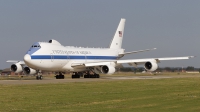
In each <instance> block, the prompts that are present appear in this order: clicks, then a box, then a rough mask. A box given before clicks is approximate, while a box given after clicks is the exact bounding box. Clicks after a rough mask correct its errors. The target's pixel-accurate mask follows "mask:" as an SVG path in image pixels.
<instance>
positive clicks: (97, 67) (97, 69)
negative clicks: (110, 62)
mask: <svg viewBox="0 0 200 112" xmlns="http://www.w3.org/2000/svg"><path fill="white" fill-rule="evenodd" d="M101 71H102V70H101V67H99V66H96V67H94V72H95V73H96V74H101V73H102V72H101Z"/></svg>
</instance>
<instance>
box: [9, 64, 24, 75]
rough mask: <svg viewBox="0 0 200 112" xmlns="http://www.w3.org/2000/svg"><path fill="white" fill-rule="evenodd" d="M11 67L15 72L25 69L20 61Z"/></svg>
mask: <svg viewBox="0 0 200 112" xmlns="http://www.w3.org/2000/svg"><path fill="white" fill-rule="evenodd" d="M10 69H11V71H13V72H15V73H19V72H22V71H23V68H22V66H21V65H20V64H19V63H16V64H12V65H11V66H10Z"/></svg>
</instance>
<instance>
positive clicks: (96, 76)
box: [84, 74, 100, 78]
mask: <svg viewBox="0 0 200 112" xmlns="http://www.w3.org/2000/svg"><path fill="white" fill-rule="evenodd" d="M84 78H100V75H99V74H93V75H91V74H86V75H84Z"/></svg>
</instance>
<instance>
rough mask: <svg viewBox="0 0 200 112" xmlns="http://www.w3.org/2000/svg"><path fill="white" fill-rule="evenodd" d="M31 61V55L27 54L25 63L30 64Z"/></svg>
mask: <svg viewBox="0 0 200 112" xmlns="http://www.w3.org/2000/svg"><path fill="white" fill-rule="evenodd" d="M30 60H31V56H30V55H29V54H26V55H25V56H24V62H26V63H27V62H29V61H30Z"/></svg>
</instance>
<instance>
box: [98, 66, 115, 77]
mask: <svg viewBox="0 0 200 112" xmlns="http://www.w3.org/2000/svg"><path fill="white" fill-rule="evenodd" d="M101 72H102V73H103V74H109V75H111V74H113V73H115V67H113V66H107V65H104V66H102V67H101Z"/></svg>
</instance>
